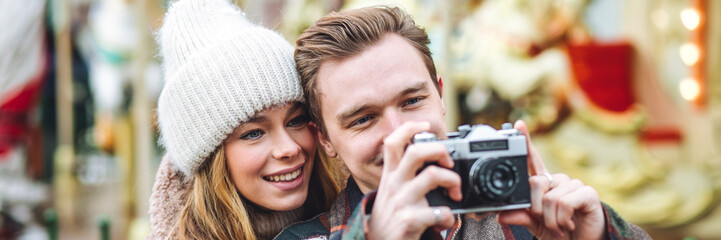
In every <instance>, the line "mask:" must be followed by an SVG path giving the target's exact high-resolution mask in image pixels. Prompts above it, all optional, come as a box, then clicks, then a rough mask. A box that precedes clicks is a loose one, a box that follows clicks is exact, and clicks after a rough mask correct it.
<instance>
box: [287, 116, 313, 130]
mask: <svg viewBox="0 0 721 240" xmlns="http://www.w3.org/2000/svg"><path fill="white" fill-rule="evenodd" d="M308 121H309V118H308V115H305V114H303V115H300V116H298V117H295V118H293V119H291V120H290V122H288V127H299V126H303V125H305V124H306V123H308Z"/></svg>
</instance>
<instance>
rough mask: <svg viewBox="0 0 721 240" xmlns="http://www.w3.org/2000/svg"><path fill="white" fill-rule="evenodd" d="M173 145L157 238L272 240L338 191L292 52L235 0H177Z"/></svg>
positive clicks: (153, 210) (160, 190) (168, 27)
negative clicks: (232, 0)
mask: <svg viewBox="0 0 721 240" xmlns="http://www.w3.org/2000/svg"><path fill="white" fill-rule="evenodd" d="M158 38H159V39H158V41H159V46H160V54H161V56H162V57H163V62H164V68H165V69H164V71H165V78H166V83H165V86H164V88H163V91H162V93H161V95H160V99H159V100H158V111H157V112H158V124H159V127H160V133H161V143H162V145H163V146H164V147H165V149H166V150H167V154H166V157H165V158H164V160H163V162H162V163H161V166H160V169H159V170H158V174H157V176H156V183H155V186H154V188H153V195H152V196H151V200H150V205H151V206H150V214H151V224H152V227H153V230H152V233H151V234H150V235H149V236H148V238H151V239H168V238H170V239H269V238H273V237H274V236H275V235H276V234H277V233H278V232H280V230H282V228H283V227H286V226H288V225H290V224H291V223H294V222H297V221H300V220H304V219H308V218H310V217H313V216H315V215H317V214H319V213H320V212H323V211H327V210H328V207H329V205H330V203H331V202H332V201H333V200H334V198H335V197H336V195H337V193H338V188H337V185H336V184H335V181H334V180H333V177H332V176H331V173H330V172H329V168H330V166H328V165H327V163H326V162H325V161H323V160H321V158H320V156H319V155H318V152H317V150H316V140H315V139H314V137H313V136H314V134H313V131H316V130H315V129H314V128H313V126H312V124H311V123H309V120H308V119H309V117H308V115H307V113H306V109H305V106H304V104H303V102H304V100H303V94H302V89H301V86H300V82H299V78H298V74H297V73H296V70H295V65H294V62H293V48H292V46H291V45H290V44H289V43H288V42H287V41H286V40H284V39H283V38H282V37H281V36H280V35H279V34H277V33H275V32H272V31H270V30H268V29H265V28H262V27H260V26H256V25H253V24H250V23H249V22H248V21H247V19H245V17H244V14H243V13H242V12H241V11H239V10H238V8H237V7H235V6H234V5H232V4H230V3H229V2H228V1H227V0H180V1H178V2H176V3H174V4H173V5H172V6H171V7H170V8H169V9H168V13H167V14H166V16H165V19H164V23H163V26H162V27H161V29H160V32H159V35H158Z"/></svg>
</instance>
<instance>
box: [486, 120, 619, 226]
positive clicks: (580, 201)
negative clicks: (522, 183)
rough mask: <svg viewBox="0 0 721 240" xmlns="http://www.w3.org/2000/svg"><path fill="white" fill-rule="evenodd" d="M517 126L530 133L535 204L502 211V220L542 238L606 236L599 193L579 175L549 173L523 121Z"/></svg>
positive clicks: (529, 148)
mask: <svg viewBox="0 0 721 240" xmlns="http://www.w3.org/2000/svg"><path fill="white" fill-rule="evenodd" d="M515 128H516V129H518V130H520V131H521V132H522V133H523V135H525V136H526V141H527V145H528V171H529V175H530V176H531V177H530V178H529V179H528V181H529V184H530V186H531V208H530V209H520V210H513V211H506V212H499V213H498V222H499V223H501V224H513V225H520V226H524V227H526V228H528V230H530V231H531V232H532V233H533V235H535V236H536V237H538V238H539V239H603V238H605V231H604V229H605V219H604V215H603V208H602V207H601V201H600V200H599V198H598V193H596V190H594V189H593V188H592V187H590V186H586V185H584V184H583V182H581V181H580V180H578V179H570V178H569V177H568V176H567V175H565V174H553V175H549V176H551V178H548V177H546V176H544V173H547V170H546V166H545V165H544V164H543V160H542V159H541V156H540V154H538V151H537V150H536V148H535V147H534V146H533V145H532V143H531V137H530V135H529V134H528V128H527V127H526V124H525V123H524V122H523V121H518V122H516V125H515Z"/></svg>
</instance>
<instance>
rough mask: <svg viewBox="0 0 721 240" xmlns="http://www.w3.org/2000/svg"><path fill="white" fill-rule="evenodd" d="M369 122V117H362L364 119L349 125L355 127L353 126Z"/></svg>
mask: <svg viewBox="0 0 721 240" xmlns="http://www.w3.org/2000/svg"><path fill="white" fill-rule="evenodd" d="M370 120H371V117H370V116H364V117H361V118H359V119H358V120H355V122H353V124H351V125H352V126H355V125H360V124H364V123H366V122H368V121H370Z"/></svg>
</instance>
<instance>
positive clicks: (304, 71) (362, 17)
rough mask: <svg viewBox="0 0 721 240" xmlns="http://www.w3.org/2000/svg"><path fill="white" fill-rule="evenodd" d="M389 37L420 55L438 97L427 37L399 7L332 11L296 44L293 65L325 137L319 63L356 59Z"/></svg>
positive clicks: (434, 68)
mask: <svg viewBox="0 0 721 240" xmlns="http://www.w3.org/2000/svg"><path fill="white" fill-rule="evenodd" d="M389 34H396V35H398V36H400V37H402V38H404V39H405V40H407V41H408V43H409V44H411V46H413V48H415V49H417V50H418V51H419V53H421V57H422V58H423V62H424V63H425V65H426V68H427V69H428V76H429V77H430V78H431V80H432V82H433V83H434V85H435V86H436V89H437V90H438V93H439V94H441V92H440V87H439V85H438V80H437V76H436V67H435V64H434V63H433V59H432V58H431V51H430V50H429V49H428V44H429V43H430V40H429V39H428V34H426V31H425V30H423V29H422V28H420V27H419V26H417V25H416V24H415V22H414V21H413V18H412V17H411V16H410V15H408V14H407V13H406V12H404V11H403V10H401V9H400V8H397V7H387V6H374V7H366V8H360V9H352V10H346V11H342V12H333V13H330V14H328V15H327V16H325V17H323V18H321V19H319V20H318V21H316V22H315V24H314V25H313V26H311V27H309V28H308V29H306V30H305V31H304V32H303V34H302V35H300V37H299V38H298V40H297V41H296V48H295V63H296V68H297V69H298V73H299V74H300V79H301V85H302V86H303V92H304V93H305V98H306V100H307V103H308V105H309V107H308V109H309V112H310V115H311V117H312V119H313V120H314V122H315V123H316V124H317V126H318V129H319V130H320V131H321V133H322V134H323V136H325V137H326V138H327V137H328V135H327V131H326V128H325V124H324V123H323V118H322V116H321V114H320V101H319V98H318V94H319V92H318V90H317V89H316V82H317V78H318V70H319V69H320V66H321V64H323V63H325V62H327V61H342V60H344V59H348V58H351V57H353V56H356V55H358V54H360V53H361V52H363V51H364V50H366V49H367V48H369V47H372V46H373V45H375V44H377V43H378V42H380V41H381V40H382V39H383V38H384V37H385V36H387V35H389Z"/></svg>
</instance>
